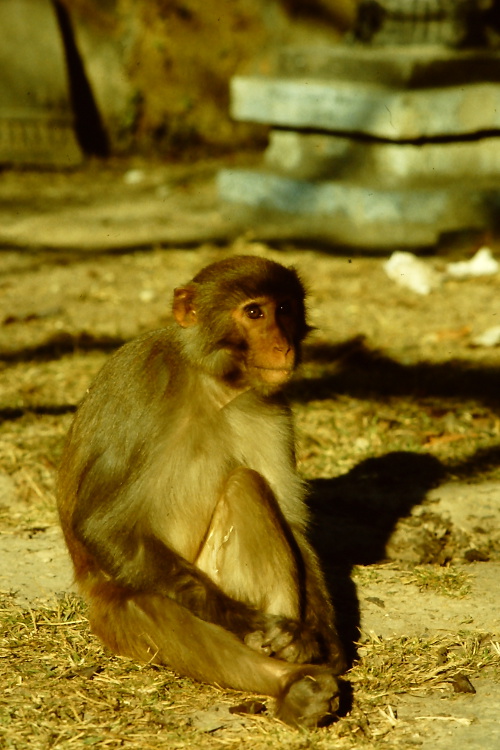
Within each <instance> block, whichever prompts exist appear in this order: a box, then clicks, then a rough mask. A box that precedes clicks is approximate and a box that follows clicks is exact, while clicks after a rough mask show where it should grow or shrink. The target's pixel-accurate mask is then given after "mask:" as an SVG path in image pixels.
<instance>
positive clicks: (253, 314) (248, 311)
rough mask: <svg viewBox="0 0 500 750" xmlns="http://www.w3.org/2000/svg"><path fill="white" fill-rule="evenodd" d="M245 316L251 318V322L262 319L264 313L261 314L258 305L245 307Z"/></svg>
mask: <svg viewBox="0 0 500 750" xmlns="http://www.w3.org/2000/svg"><path fill="white" fill-rule="evenodd" d="M244 311H245V315H246V316H247V318H251V319H252V320H256V319H257V318H262V316H263V315H264V313H263V312H262V308H261V306H260V305H254V304H251V305H246V306H245V308H244Z"/></svg>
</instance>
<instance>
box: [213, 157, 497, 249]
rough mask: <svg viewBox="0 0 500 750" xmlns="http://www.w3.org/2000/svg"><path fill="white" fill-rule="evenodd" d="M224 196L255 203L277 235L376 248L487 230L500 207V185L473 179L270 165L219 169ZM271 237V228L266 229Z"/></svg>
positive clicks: (256, 213)
mask: <svg viewBox="0 0 500 750" xmlns="http://www.w3.org/2000/svg"><path fill="white" fill-rule="evenodd" d="M218 191H219V197H220V198H221V199H222V200H223V201H224V202H225V203H226V204H227V205H231V204H232V205H234V206H236V207H238V206H240V207H241V206H244V207H246V208H247V209H251V212H252V213H253V216H252V215H251V214H250V213H248V214H247V216H246V224H247V226H249V227H251V226H252V222H253V224H255V225H256V226H257V225H258V229H257V228H256V230H255V231H256V232H257V233H258V235H259V236H263V234H265V232H264V231H263V230H262V226H261V223H262V222H264V223H267V224H273V225H274V227H275V236H276V237H277V238H278V237H281V238H285V237H289V238H292V237H293V238H295V239H300V238H314V239H316V240H323V241H326V242H335V243H343V244H349V245H353V246H371V247H392V246H399V247H417V246H424V245H433V244H435V242H436V241H437V239H438V238H439V236H440V235H441V234H442V233H445V232H453V231H459V230H460V231H462V230H466V229H467V230H472V229H478V230H480V229H483V228H484V227H485V226H488V225H489V224H491V220H492V216H494V215H495V214H496V213H497V212H498V209H499V207H500V190H495V189H494V188H490V189H479V188H475V187H474V186H471V185H470V184H467V185H465V186H462V187H455V188H452V189H430V188H427V189H415V188H412V189H404V188H401V189H392V190H389V189H386V190H382V189H377V188H376V187H373V186H362V185H359V184H356V183H353V182H347V181H335V180H320V181H308V180H299V179H292V178H290V177H286V176H282V175H278V174H273V173H270V172H267V171H265V170H263V169H231V170H229V169H225V170H222V171H221V172H219V174H218ZM267 235H268V236H269V232H268V233H267Z"/></svg>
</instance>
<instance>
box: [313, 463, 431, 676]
mask: <svg viewBox="0 0 500 750" xmlns="http://www.w3.org/2000/svg"><path fill="white" fill-rule="evenodd" d="M444 474H445V471H444V467H443V466H442V464H441V463H440V462H439V461H438V460H437V459H436V458H434V457H433V456H429V455H422V454H417V453H409V452H408V453H406V452H394V453H388V454H387V455H385V456H382V457H380V458H369V459H367V460H366V461H362V462H361V463H360V464H358V465H357V466H356V467H355V468H354V469H352V470H351V471H350V472H349V473H348V474H345V475H344V476H341V477H336V478H332V479H317V480H314V481H312V482H311V483H310V489H311V494H310V498H309V505H310V508H311V510H312V514H313V524H312V529H311V532H312V533H311V536H312V542H313V544H314V547H315V548H316V550H317V552H318V554H319V557H320V560H321V563H322V566H323V569H324V571H325V574H326V578H327V583H328V587H329V589H330V592H331V596H332V600H333V603H334V606H335V609H336V613H337V624H338V629H339V635H340V637H341V640H342V642H343V644H344V648H345V651H346V656H347V659H348V662H349V663H350V664H352V662H353V660H354V659H355V658H356V647H355V643H356V641H357V640H358V638H359V627H360V609H359V600H358V597H357V593H356V587H355V585H354V583H353V581H352V578H351V572H352V566H353V565H358V564H359V565H368V564H370V563H375V562H380V561H381V560H383V559H384V558H385V547H386V544H387V541H388V539H389V537H390V535H391V533H392V531H393V529H394V527H395V525H396V522H397V521H398V519H399V518H401V517H403V516H405V515H407V514H408V513H409V512H410V510H411V508H412V507H413V506H415V505H418V504H419V503H421V502H422V500H423V499H424V497H425V495H426V493H427V492H428V491H429V489H431V488H432V487H434V486H436V484H438V483H439V481H440V480H441V479H442V478H443V476H444Z"/></svg>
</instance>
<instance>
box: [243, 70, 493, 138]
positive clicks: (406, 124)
mask: <svg viewBox="0 0 500 750" xmlns="http://www.w3.org/2000/svg"><path fill="white" fill-rule="evenodd" d="M231 114H232V116H233V117H234V118H235V119H236V120H242V121H247V122H256V123H264V124H268V125H274V126H279V127H283V128H291V129H309V130H316V131H328V132H334V133H344V134H345V133H363V134H366V135H370V136H374V137H377V138H383V139H388V140H391V141H395V142H397V141H405V140H408V141H412V140H416V139H422V138H435V137H439V136H447V137H448V136H456V137H458V136H463V135H465V134H471V133H477V132H482V131H490V130H499V131H500V84H495V83H491V82H490V83H473V84H464V85H462V86H449V87H438V88H429V89H411V90H406V91H405V90H402V91H398V90H394V89H392V88H389V87H387V86H382V85H376V84H369V83H368V84H364V83H358V82H356V83H352V82H347V81H327V80H321V79H316V78H277V77H274V78H272V77H269V78H267V77H263V76H255V77H254V76H236V77H234V78H233V79H232V81H231Z"/></svg>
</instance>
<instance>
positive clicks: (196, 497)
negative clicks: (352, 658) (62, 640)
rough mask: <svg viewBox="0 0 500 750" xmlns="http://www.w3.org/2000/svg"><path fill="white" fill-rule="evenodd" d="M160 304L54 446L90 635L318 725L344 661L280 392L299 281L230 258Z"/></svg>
mask: <svg viewBox="0 0 500 750" xmlns="http://www.w3.org/2000/svg"><path fill="white" fill-rule="evenodd" d="M173 312H174V317H175V321H176V322H175V323H173V324H172V325H171V326H169V327H168V328H165V329H161V330H158V331H154V332H152V333H149V334H147V335H145V336H142V337H140V338H139V339H137V340H135V341H133V342H131V343H129V344H127V345H125V346H124V347H122V348H121V349H120V350H119V351H118V352H116V353H115V354H114V355H113V356H112V357H111V358H110V360H109V361H108V363H107V364H106V366H105V367H104V368H103V370H102V371H101V373H100V374H99V375H98V377H97V378H96V380H95V382H94V384H93V385H92V386H91V388H90V389H89V392H88V393H87V396H86V398H85V399H84V401H83V403H82V405H81V407H80V409H79V411H78V412H77V415H76V417H75V420H74V423H73V425H72V427H71V429H70V432H69V435H68V439H67V442H66V447H65V451H64V455H63V459H62V466H61V472H60V481H59V493H58V496H59V510H60V517H61V523H62V527H63V531H64V535H65V538H66V542H67V545H68V549H69V551H70V553H71V556H72V558H73V562H74V567H75V575H76V580H77V581H78V584H79V586H80V588H81V590H82V592H83V594H84V595H85V596H86V598H87V599H88V601H89V602H90V614H89V616H90V621H91V624H92V627H93V630H94V631H95V632H96V633H97V634H98V635H99V636H100V637H101V638H102V640H103V641H104V643H106V644H107V645H108V646H109V647H110V648H111V649H113V650H114V651H116V652H117V653H120V654H124V655H128V656H130V657H132V658H137V659H141V660H153V661H155V662H157V663H161V664H167V665H170V666H171V667H173V668H174V669H176V670H178V671H179V672H181V673H183V674H187V675H190V676H191V677H194V678H196V679H199V680H203V681H206V682H211V683H217V684H219V685H224V686H226V687H232V688H237V689H240V690H249V691H254V692H261V693H264V694H268V695H271V696H275V697H276V698H277V699H278V705H277V714H278V716H280V717H281V718H283V719H284V720H285V721H287V722H289V723H291V724H300V725H303V726H316V725H317V724H318V723H322V722H323V721H324V720H325V717H326V716H328V715H329V714H330V713H331V712H332V711H334V710H335V707H336V704H337V692H338V690H337V683H336V680H335V675H337V674H339V673H340V672H341V671H342V669H343V657H342V653H341V648H340V644H339V640H338V636H337V633H336V630H335V625H334V619H333V609H332V606H331V604H330V601H329V597H328V594H327V591H326V586H325V583H324V580H323V575H322V573H321V570H320V566H319V564H318V561H317V558H316V556H315V554H314V552H313V550H312V549H311V546H310V544H309V542H308V541H307V538H306V528H307V520H308V519H307V511H306V508H305V504H304V487H303V483H302V481H301V480H300V478H299V477H298V475H297V472H296V469H295V461H294V437H293V427H292V421H291V414H290V411H289V408H288V406H287V405H286V404H285V402H284V401H283V399H282V398H281V396H280V395H279V393H278V391H279V389H280V387H281V386H282V384H283V383H284V382H286V380H288V378H289V377H290V375H291V373H292V371H293V369H294V367H295V366H296V364H297V362H298V361H299V358H300V343H301V341H302V339H303V337H304V336H305V334H306V333H307V330H308V326H307V323H306V320H305V313H304V290H303V287H302V284H301V283H300V281H299V279H298V277H297V275H296V274H295V272H294V271H293V270H291V269H286V268H284V267H283V266H281V265H279V264H277V263H272V262H270V261H267V260H262V259H259V258H250V257H245V256H240V257H235V258H231V259H228V260H225V261H222V262H221V263H218V264H214V265H212V266H209V267H208V268H206V269H204V270H203V271H201V273H200V274H198V276H196V277H195V278H194V279H193V281H192V282H190V283H189V284H188V285H186V286H185V287H182V288H181V289H178V290H176V291H175V294H174V305H173Z"/></svg>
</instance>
